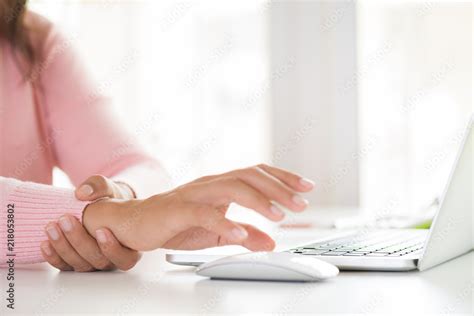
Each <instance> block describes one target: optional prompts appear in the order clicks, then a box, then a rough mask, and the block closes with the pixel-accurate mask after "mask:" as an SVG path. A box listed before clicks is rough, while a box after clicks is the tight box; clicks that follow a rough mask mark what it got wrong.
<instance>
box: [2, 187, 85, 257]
mask: <svg viewBox="0 0 474 316" xmlns="http://www.w3.org/2000/svg"><path fill="white" fill-rule="evenodd" d="M15 182H16V181H15ZM18 183H20V184H19V185H18ZM16 184H17V185H15V187H13V188H11V189H10V190H9V193H8V195H7V196H5V197H4V199H2V200H3V203H4V205H1V206H0V207H1V221H0V234H1V235H0V236H1V238H0V240H2V241H4V242H2V244H1V245H0V254H1V255H2V257H3V258H2V261H1V262H0V264H4V263H5V259H7V258H10V257H7V253H12V252H11V249H10V250H9V249H8V244H7V233H8V227H7V216H8V214H7V213H8V211H7V210H8V207H7V206H8V205H10V207H9V208H10V214H11V213H13V214H14V242H15V243H14V250H13V253H14V255H15V261H16V262H17V263H35V262H41V261H44V260H43V256H42V254H41V251H40V243H41V242H42V241H44V240H47V236H46V234H45V231H44V228H45V226H46V225H47V224H48V223H49V222H51V221H57V220H58V219H59V217H61V216H62V215H64V214H66V213H68V214H71V215H73V216H75V217H76V218H77V219H78V220H79V221H82V211H83V210H84V208H85V206H86V205H87V204H88V203H90V202H83V201H79V200H77V199H76V198H75V197H74V191H73V190H71V189H64V188H56V187H53V186H48V185H42V184H37V183H31V182H17V183H16ZM11 206H13V207H11ZM11 209H13V212H11ZM10 228H11V227H10Z"/></svg>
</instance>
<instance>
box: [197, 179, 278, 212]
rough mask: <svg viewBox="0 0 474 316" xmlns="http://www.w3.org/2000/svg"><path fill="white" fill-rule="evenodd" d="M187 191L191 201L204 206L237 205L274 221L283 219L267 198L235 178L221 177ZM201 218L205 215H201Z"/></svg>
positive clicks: (276, 207)
mask: <svg viewBox="0 0 474 316" xmlns="http://www.w3.org/2000/svg"><path fill="white" fill-rule="evenodd" d="M188 189H189V195H190V198H191V199H193V200H195V201H197V202H200V203H203V204H205V205H214V206H216V207H217V206H221V205H228V204H230V203H237V204H239V205H241V206H243V207H247V208H250V209H253V210H255V211H257V212H258V213H260V214H262V215H263V216H265V217H267V218H269V219H271V220H274V221H278V220H281V219H282V218H283V217H284V213H283V211H282V210H281V209H279V208H278V206H276V205H274V204H272V203H271V202H270V199H269V198H268V197H266V196H265V195H263V194H262V193H261V192H260V191H258V190H256V189H255V188H253V187H252V186H250V185H248V184H247V183H245V182H244V181H242V180H240V179H238V178H236V177H231V176H227V177H221V178H217V179H214V180H211V181H209V182H203V183H198V184H194V185H192V187H191V186H189V187H188ZM202 216H206V215H205V214H202Z"/></svg>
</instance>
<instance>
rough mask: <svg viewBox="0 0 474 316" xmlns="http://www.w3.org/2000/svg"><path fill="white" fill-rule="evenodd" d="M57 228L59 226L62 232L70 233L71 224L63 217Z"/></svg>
mask: <svg viewBox="0 0 474 316" xmlns="http://www.w3.org/2000/svg"><path fill="white" fill-rule="evenodd" d="M59 226H61V228H62V230H64V231H65V232H70V231H71V230H72V223H71V221H70V220H69V218H67V216H63V217H61V218H60V219H59Z"/></svg>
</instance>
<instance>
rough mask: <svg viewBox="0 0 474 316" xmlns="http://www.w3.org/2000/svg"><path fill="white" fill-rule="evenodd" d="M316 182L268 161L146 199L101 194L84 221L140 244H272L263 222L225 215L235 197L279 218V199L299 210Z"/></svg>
mask: <svg viewBox="0 0 474 316" xmlns="http://www.w3.org/2000/svg"><path fill="white" fill-rule="evenodd" d="M313 187H314V184H313V183H312V182H311V181H309V180H306V179H304V178H301V177H300V176H298V175H296V174H293V173H290V172H288V171H285V170H282V169H278V168H275V167H271V166H267V165H258V166H255V167H250V168H245V169H240V170H235V171H231V172H228V173H224V174H220V175H215V176H207V177H203V178H199V179H197V180H195V181H193V182H190V183H188V184H185V185H182V186H180V187H178V188H176V189H174V190H171V191H168V192H166V193H162V194H158V195H155V196H152V197H150V198H148V199H145V200H129V201H120V200H113V199H106V200H100V201H97V202H95V203H92V204H90V205H89V206H88V207H87V208H86V210H85V211H84V217H83V224H84V226H85V227H86V229H87V230H88V231H89V233H90V234H91V235H93V236H96V237H97V236H98V235H99V236H101V237H103V235H104V230H103V229H102V228H103V227H107V228H109V229H110V230H111V231H112V232H113V234H114V235H115V237H116V238H117V239H118V240H119V241H120V243H121V244H123V245H124V246H127V247H129V248H131V249H135V250H139V251H141V250H143V251H146V250H153V249H157V248H168V249H202V248H207V247H214V246H220V245H228V244H235V245H242V246H244V247H246V248H248V249H250V250H254V251H257V250H272V249H273V248H274V245H275V244H274V241H273V240H272V239H271V237H270V236H268V235H267V234H265V233H264V232H262V231H260V230H258V229H257V228H255V227H253V226H251V225H247V224H241V223H237V222H234V221H231V220H229V219H228V218H226V217H225V215H226V212H227V209H228V207H229V205H230V204H231V203H237V204H239V205H241V206H244V207H247V208H250V209H253V210H255V211H257V212H258V213H260V214H262V215H263V216H265V217H267V218H269V219H270V220H273V221H279V220H282V219H283V217H284V213H283V211H282V210H281V209H280V208H279V207H278V206H277V205H276V204H275V203H274V202H277V203H278V204H279V205H282V206H284V207H286V208H288V209H289V210H291V211H294V212H301V211H303V210H304V209H305V208H306V206H307V204H308V202H307V201H306V200H305V199H303V198H302V197H301V196H300V195H299V194H298V192H308V191H311V190H312V189H313Z"/></svg>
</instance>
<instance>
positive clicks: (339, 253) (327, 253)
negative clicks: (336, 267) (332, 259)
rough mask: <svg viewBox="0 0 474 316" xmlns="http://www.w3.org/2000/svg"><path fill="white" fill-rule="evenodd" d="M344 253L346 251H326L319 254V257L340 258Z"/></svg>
mask: <svg viewBox="0 0 474 316" xmlns="http://www.w3.org/2000/svg"><path fill="white" fill-rule="evenodd" d="M346 253H347V252H346V251H328V252H325V253H323V254H321V256H342V255H344V254H346Z"/></svg>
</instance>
